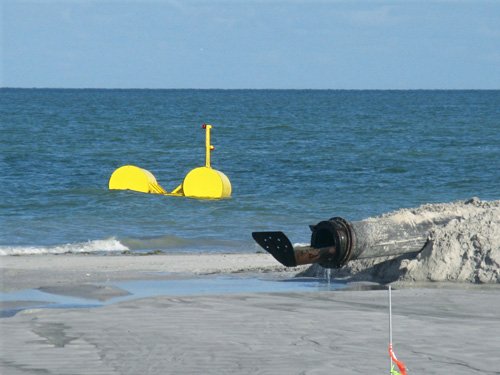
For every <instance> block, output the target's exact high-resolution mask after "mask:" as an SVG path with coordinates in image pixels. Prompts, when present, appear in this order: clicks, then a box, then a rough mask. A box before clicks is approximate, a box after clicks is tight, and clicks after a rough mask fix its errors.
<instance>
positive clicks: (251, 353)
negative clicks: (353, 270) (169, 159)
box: [0, 254, 500, 375]
mask: <svg viewBox="0 0 500 375" xmlns="http://www.w3.org/2000/svg"><path fill="white" fill-rule="evenodd" d="M254 255H256V256H257V257H256V258H255V259H260V260H256V262H257V263H256V264H254V266H251V267H248V264H251V262H250V259H253V258H254ZM179 257H180V258H176V260H175V262H173V259H170V260H172V262H169V261H167V259H166V256H161V255H160V256H151V257H98V256H72V255H68V256H54V257H49V256H44V257H40V258H36V259H33V260H31V259H30V257H8V258H2V259H0V263H1V266H2V275H3V281H2V289H3V290H4V291H6V290H10V291H13V290H18V289H20V288H21V289H22V288H39V287H43V288H45V289H46V290H47V291H49V292H52V293H62V294H63V293H69V294H71V293H76V294H79V295H80V296H83V297H85V296H86V297H89V296H92V297H93V298H105V297H106V293H107V292H109V293H116V290H112V289H113V288H110V290H106V289H103V288H93V287H92V285H98V282H99V281H102V280H104V281H105V280H106V278H107V279H116V280H127V279H136V280H138V279H141V278H143V277H144V275H149V276H150V277H160V278H162V277H179V276H180V275H182V277H197V275H200V274H203V272H243V273H246V272H271V273H276V275H277V277H279V275H280V272H281V270H280V269H276V268H273V267H275V266H276V264H275V262H274V261H273V260H272V259H271V257H270V256H269V257H268V256H267V255H266V254H248V257H249V258H247V259H246V262H247V266H246V268H245V267H238V266H237V267H233V266H234V264H233V262H232V261H229V260H226V262H225V263H227V264H225V263H224V262H223V261H222V258H219V257H215V258H214V257H213V256H210V255H207V256H206V259H205V258H204V262H203V267H201V266H200V268H199V269H198V270H197V271H196V273H190V272H189V269H185V268H183V267H184V266H182V264H185V265H188V264H189V263H190V262H191V267H192V268H193V267H195V265H194V264H193V259H192V258H190V259H186V258H185V259H184V260H181V259H182V257H184V256H182V255H179ZM188 257H189V256H188ZM230 258H231V257H230ZM268 258H269V259H268ZM123 259H124V260H123ZM210 259H211V260H210ZM199 260H200V259H199V258H198V259H197V261H196V262H195V263H200V262H198V261H199ZM212 261H213V263H212ZM268 261H269V262H268ZM183 262H185V263H183ZM235 262H238V261H235ZM259 262H262V263H259ZM172 263H175V266H172V267H170V268H169V267H166V266H161V265H162V264H163V265H165V264H172ZM229 264H233V265H229ZM174 269H175V270H176V271H173V270H174ZM222 269H225V270H226V271H222ZM171 272H178V273H171ZM289 275H290V273H285V274H283V277H289ZM437 286H440V287H437ZM95 293H97V294H95ZM392 299H393V326H394V340H393V341H394V346H395V350H396V354H397V355H398V357H399V358H400V359H402V360H403V361H404V362H405V363H406V365H407V366H408V368H409V370H410V372H409V373H410V374H424V373H425V374H455V375H460V374H464V375H465V374H500V366H499V365H498V363H499V355H498V353H500V314H499V311H500V288H499V287H498V285H490V286H488V287H486V286H475V285H466V284H441V283H432V284H419V285H418V287H416V285H415V284H413V287H408V288H404V289H399V290H393V298H392ZM0 337H1V338H0V353H1V356H0V373H2V374H13V375H15V374H40V373H43V374H141V373H142V374H332V373H335V374H381V373H388V367H389V358H388V355H387V344H388V301H387V291H384V290H373V291H366V290H365V291H355V290H350V291H325V292H300V293H294V292H289V293H241V294H219V295H210V294H209V295H200V296H159V297H155V298H145V299H138V300H129V301H125V302H120V303H116V304H112V305H107V306H103V307H94V308H78V309H28V310H24V311H21V312H19V313H18V314H16V315H15V316H12V317H8V318H2V319H0Z"/></svg>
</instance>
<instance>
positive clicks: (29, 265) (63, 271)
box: [0, 253, 307, 292]
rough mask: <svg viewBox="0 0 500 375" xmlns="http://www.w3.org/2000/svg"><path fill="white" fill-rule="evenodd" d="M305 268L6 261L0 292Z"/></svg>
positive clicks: (202, 258)
mask: <svg viewBox="0 0 500 375" xmlns="http://www.w3.org/2000/svg"><path fill="white" fill-rule="evenodd" d="M305 268H307V267H305V266H302V267H295V268H286V267H284V266H282V265H281V264H279V263H278V262H276V261H275V260H274V258H273V257H272V256H271V255H269V254H265V253H241V254H240V253H231V254H222V253H211V254H207V253H201V254H155V255H147V256H141V255H120V256H114V255H93V254H92V255H81V254H61V255H23V256H2V257H0V291H2V292H12V291H16V290H22V289H33V288H39V287H45V286H55V285H61V284H64V285H68V284H70V285H80V284H86V283H95V282H97V283H99V282H113V281H123V280H167V279H173V278H188V277H196V276H200V275H212V274H239V273H256V274H259V273H282V274H283V275H288V276H294V275H295V274H297V273H298V272H300V271H303V270H305Z"/></svg>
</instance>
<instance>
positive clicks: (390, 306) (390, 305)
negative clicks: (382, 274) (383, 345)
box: [389, 285, 394, 374]
mask: <svg viewBox="0 0 500 375" xmlns="http://www.w3.org/2000/svg"><path fill="white" fill-rule="evenodd" d="M389 347H392V293H391V286H390V285H389ZM389 359H390V363H389V374H391V373H392V367H393V366H394V364H393V363H392V357H391V356H389Z"/></svg>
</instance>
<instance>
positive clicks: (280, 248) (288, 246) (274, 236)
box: [252, 232, 297, 267]
mask: <svg viewBox="0 0 500 375" xmlns="http://www.w3.org/2000/svg"><path fill="white" fill-rule="evenodd" d="M252 237H253V239H254V240H255V242H257V243H258V244H259V245H260V246H261V247H262V248H263V249H264V250H266V251H267V252H268V253H270V254H271V255H272V256H273V257H274V258H275V259H276V260H277V261H278V262H280V263H281V264H283V265H284V266H286V267H295V266H296V265H297V263H296V262H295V253H294V251H293V245H292V243H291V242H290V240H289V239H288V237H287V236H286V235H285V233H283V232H252Z"/></svg>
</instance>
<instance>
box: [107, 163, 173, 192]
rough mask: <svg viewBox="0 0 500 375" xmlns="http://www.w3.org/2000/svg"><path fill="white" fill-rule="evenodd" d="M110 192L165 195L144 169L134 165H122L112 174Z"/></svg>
mask: <svg viewBox="0 0 500 375" xmlns="http://www.w3.org/2000/svg"><path fill="white" fill-rule="evenodd" d="M109 189H110V190H134V191H139V192H141V193H151V194H166V193H167V192H166V191H165V189H163V188H162V187H161V186H160V184H158V182H156V178H155V176H153V174H152V173H151V172H149V171H147V170H146V169H142V168H139V167H136V166H134V165H124V166H123V167H120V168H118V169H117V170H115V171H114V172H113V174H112V175H111V177H110V178H109Z"/></svg>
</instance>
